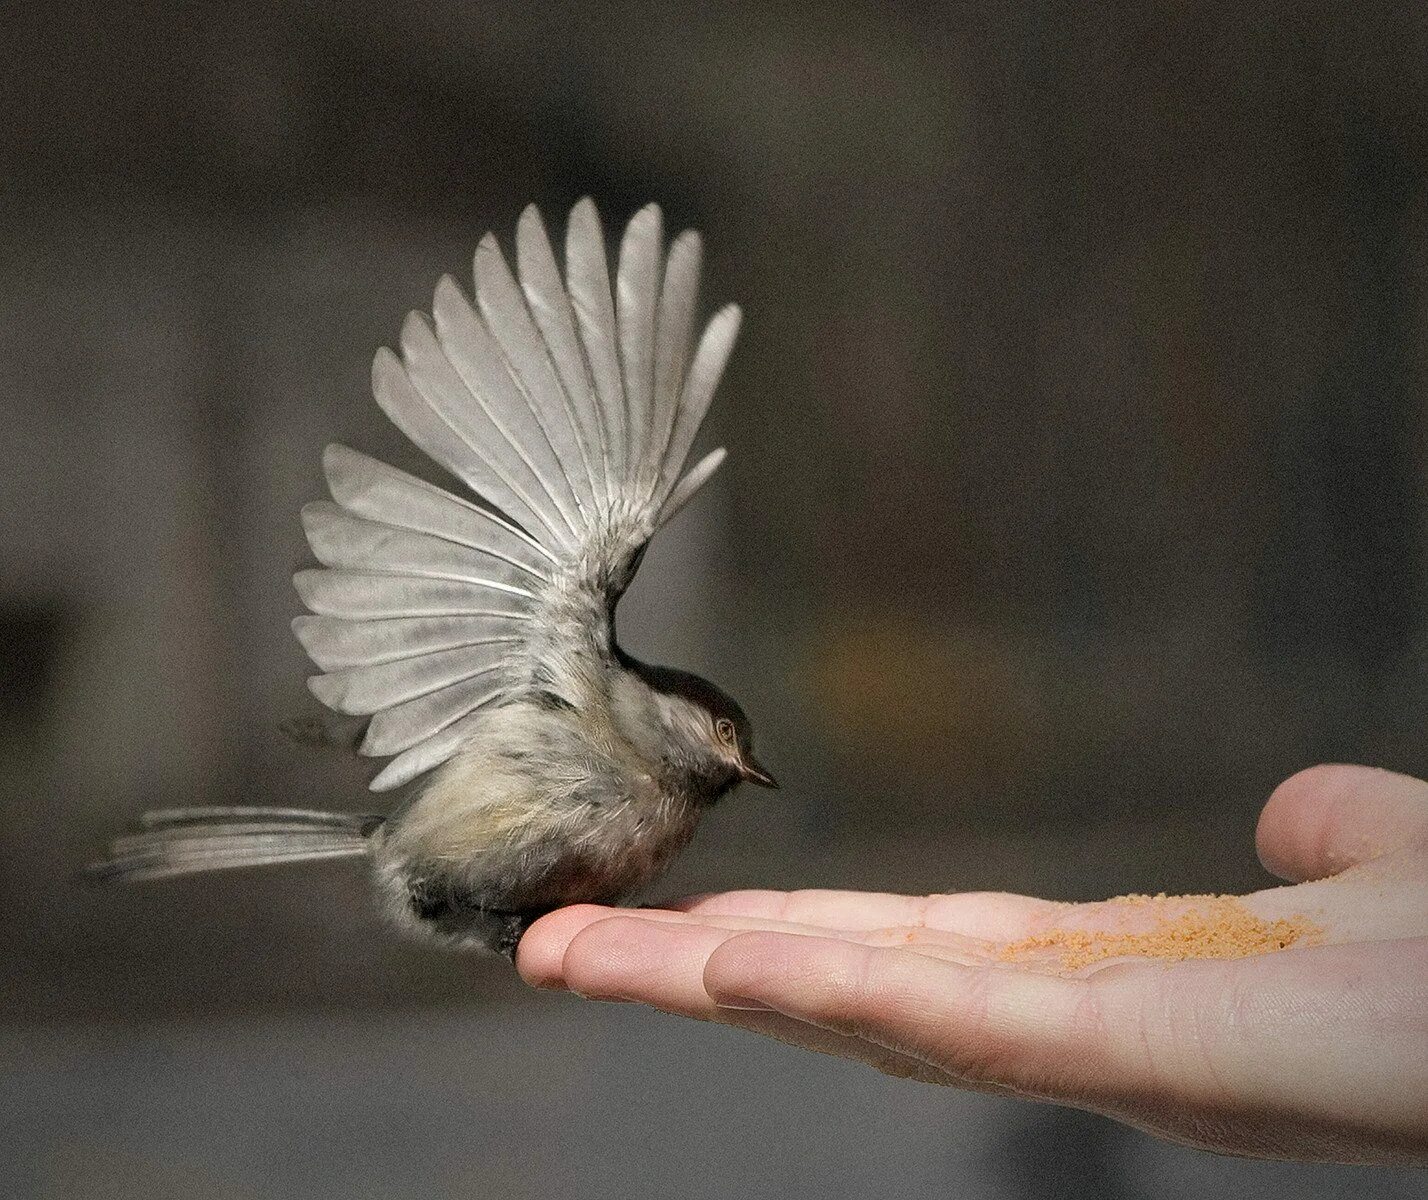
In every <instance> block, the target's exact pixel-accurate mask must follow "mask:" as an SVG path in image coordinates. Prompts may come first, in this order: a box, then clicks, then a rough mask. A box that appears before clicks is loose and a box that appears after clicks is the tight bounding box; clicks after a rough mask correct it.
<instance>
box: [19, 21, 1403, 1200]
mask: <svg viewBox="0 0 1428 1200" xmlns="http://www.w3.org/2000/svg"><path fill="white" fill-rule="evenodd" d="M64 11H65V14H66V15H65V16H63V17H59V16H57V15H56V14H55V12H53V11H52V10H51V6H48V5H41V4H31V5H28V6H23V7H21V6H15V7H12V8H11V9H9V10H7V12H6V14H5V17H4V20H3V28H0V115H3V120H0V179H3V181H4V182H3V185H0V432H3V441H0V512H3V521H0V562H3V564H4V569H3V572H0V645H3V651H0V680H3V686H0V751H3V761H4V770H3V772H0V808H2V809H3V811H0V819H3V830H4V833H3V843H0V896H2V897H3V906H4V913H5V920H4V921H3V923H0V962H3V963H4V967H3V979H4V986H3V998H0V1013H3V1016H4V1028H3V1031H0V1043H3V1046H0V1062H3V1063H4V1069H3V1071H0V1113H3V1116H0V1190H3V1191H4V1193H5V1194H6V1195H13V1196H25V1197H86V1198H87V1197H121V1196H123V1197H129V1196H133V1197H146V1198H154V1197H168V1196H173V1197H186V1198H188V1197H210V1196H211V1197H225V1198H227V1197H275V1196H303V1197H326V1196H332V1197H343V1198H344V1200H349V1198H355V1197H405V1196H413V1195H422V1196H426V1197H432V1198H433V1200H435V1198H436V1197H443V1196H467V1195H472V1196H501V1197H507V1198H515V1197H548V1196H556V1195H570V1196H579V1197H611V1198H614V1197H626V1196H629V1197H640V1196H654V1195H663V1196H668V1195H673V1196H688V1197H710V1198H713V1197H732V1196H740V1197H760V1196H770V1197H772V1196H780V1197H824V1196H830V1195H832V1196H843V1197H875V1196H876V1197H889V1196H899V1197H900V1196H908V1197H914V1196H927V1197H932V1196H947V1195H955V1196H958V1197H964V1198H980V1197H1020V1196H1044V1195H1061V1196H1096V1197H1110V1198H1112V1200H1114V1198H1115V1197H1122V1196H1126V1197H1129V1196H1142V1195H1154V1196H1157V1197H1177V1196H1185V1197H1191V1196H1200V1195H1205V1194H1207V1193H1211V1192H1213V1193H1214V1194H1217V1195H1219V1196H1222V1197H1240V1196H1244V1197H1249V1196H1253V1195H1259V1194H1261V1193H1262V1192H1264V1191H1265V1190H1266V1189H1269V1190H1270V1191H1274V1192H1286V1193H1287V1192H1289V1191H1291V1189H1292V1191H1293V1193H1294V1194H1296V1195H1300V1196H1305V1197H1329V1196H1341V1195H1342V1196H1348V1195H1353V1196H1356V1197H1360V1196H1361V1197H1376V1196H1381V1197H1389V1196H1401V1195H1408V1194H1410V1193H1411V1192H1412V1190H1413V1188H1414V1186H1415V1184H1414V1183H1413V1182H1412V1181H1411V1180H1410V1178H1409V1177H1408V1176H1407V1175H1403V1174H1397V1173H1393V1172H1364V1171H1346V1170H1337V1169H1332V1168H1309V1167H1292V1166H1276V1165H1267V1164H1251V1163H1240V1162H1233V1161H1229V1160H1221V1159H1216V1158H1212V1157H1210V1156H1206V1155H1201V1154H1198V1153H1195V1152H1191V1151H1187V1150H1179V1149H1175V1148H1171V1147H1167V1146H1163V1145H1160V1144H1158V1143H1155V1142H1152V1141H1150V1140H1149V1139H1147V1138H1145V1137H1143V1136H1141V1135H1139V1134H1136V1133H1132V1132H1130V1131H1127V1130H1124V1129H1122V1128H1120V1127H1118V1126H1115V1125H1112V1124H1111V1123H1109V1122H1106V1121H1102V1120H1099V1119H1097V1118H1094V1117H1090V1116H1085V1115H1081V1114H1076V1113H1068V1112H1063V1111H1058V1110H1054V1109H1049V1108H1040V1107H1031V1106H1024V1105H1018V1104H1015V1103H1012V1102H1008V1101H1003V1100H997V1099H991V1098H987V1097H980V1096H962V1095H957V1094H952V1093H947V1092H942V1091H938V1090H934V1089H930V1088H921V1087H917V1086H914V1085H910V1084H907V1083H902V1082H894V1081H891V1080H886V1079H883V1078H881V1077H877V1076H874V1075H872V1074H871V1073H869V1072H867V1071H865V1070H863V1069H861V1068H857V1067H853V1066H850V1065H848V1064H843V1063H838V1062H832V1061H824V1060H821V1059H816V1058H813V1057H811V1056H805V1055H800V1054H798V1053H795V1052H794V1051H791V1050H786V1049H784V1048H781V1047H778V1046H775V1045H771V1044H767V1043H763V1042H756V1041H754V1040H753V1039H749V1038H745V1037H741V1036H738V1035H736V1034H734V1033H732V1032H730V1031H727V1030H721V1029H716V1028H710V1027H703V1026H695V1025H692V1024H684V1023H679V1022H676V1021H674V1020H672V1019H669V1018H661V1017H659V1016H658V1015H655V1014H651V1013H649V1012H643V1011H639V1012H636V1011H624V1010H620V1009H611V1008H607V1007H603V1006H590V1005H584V1004H581V1003H579V1002H576V1001H573V1000H570V999H568V998H563V997H552V996H546V995H535V994H531V993H528V992H527V991H525V990H524V989H522V988H521V987H520V986H519V985H518V984H517V983H516V982H515V981H514V980H513V978H512V974H511V972H510V970H509V968H508V967H507V966H506V965H505V964H504V963H502V962H499V961H486V960H478V959H466V958H459V957H454V956H449V955H445V954H441V953H438V952H435V951H432V950H428V949H426V948H423V947H419V946H411V945H406V944H404V943H402V942H400V941H398V940H395V939H394V938H392V937H390V936H388V935H387V933H386V932H385V931H384V930H383V929H382V928H381V926H380V925H379V923H378V921H377V920H376V919H375V917H374V915H373V913H372V911H371V910H370V908H369V905H368V900H367V893H366V890H365V886H364V880H363V879H362V877H361V872H360V869H359V868H357V867H355V866H353V865H352V864H334V865H327V866H318V867H315V868H310V869H306V870H294V871H282V870H270V871H265V872H259V873H255V874H246V875H244V874H230V875H225V876H220V877H216V878H204V879H199V880H188V881H179V882H174V883H169V884H165V885H155V886H151V887H147V888H144V889H138V890H133V891H126V892H122V893H104V894H94V893H91V892H86V891H82V890H77V889H76V888H75V887H74V886H72V885H71V883H70V879H69V876H70V873H71V871H72V870H73V869H74V868H76V867H77V866H79V865H80V864H81V863H83V862H84V861H85V860H86V859H87V858H88V857H89V856H91V855H93V854H95V853H96V852H97V851H98V850H99V848H100V847H101V845H102V843H103V842H104V840H105V839H106V837H107V836H108V835H109V834H110V833H111V832H113V831H114V829H115V828H116V827H117V826H118V825H119V824H120V823H122V822H123V821H124V820H126V819H127V818H128V817H130V816H132V815H133V814H134V813H136V812H137V811H138V810H139V809H140V808H142V807H145V806H151V805H168V804H202V803H233V802H243V801H255V802H264V803H273V802H276V803H301V804H307V803H314V804H321V805H331V806H343V807H350V808H354V809H362V808H365V807H367V806H368V805H369V803H370V798H369V797H368V796H367V795H366V794H365V793H364V783H365V779H366V778H367V775H368V773H369V772H368V769H367V768H366V767H364V766H363V765H362V764H359V763H357V762H355V761H349V760H348V759H346V758H345V757H343V756H342V755H340V754H332V753H322V752H317V751H312V750H305V749H301V748H298V747H296V746H293V745H291V744H289V743H288V742H286V741H285V740H284V739H283V738H282V737H281V735H280V734H279V733H278V731H277V726H278V724H279V722H280V721H282V720H283V719H284V718H287V717H291V716H294V715H304V714H308V713H311V712H313V711H315V702H313V701H311V700H310V699H309V698H308V697H307V694H306V692H305V689H304V686H303V680H304V677H305V675H306V674H307V670H308V668H307V663H306V662H305V660H304V658H303V656H302V653H301V651H300V650H299V648H298V647H297V645H296V644H295V642H294V641H293V640H292V638H291V636H290V634H289V631H288V619H289V618H290V617H291V616H293V615H294V614H295V613H296V612H297V611H298V603H297V599H296V597H295V596H294V594H293V593H292V591H291V588H290V584H289V582H288V578H289V575H290V574H291V572H292V571H293V570H294V569H295V568H297V567H299V566H302V565H304V564H305V563H306V562H307V554H306V549H305V546H304V543H303V539H302V535H301V532H300V528H299V525H298V521H297V510H298V508H299V506H300V505H301V504H302V503H303V502H304V501H306V500H310V499H314V498H316V497H318V496H319V495H320V494H321V490H322V486H321V480H320V474H319V455H320V453H321V450H322V447H323V445H324V444H325V443H326V442H328V441H332V440H340V441H343V442H346V443H349V444H351V445H355V446H358V447H360V448H362V449H364V450H367V451H369V452H372V453H375V454H377V455H379V456H381V457H384V458H388V459H391V460H394V461H398V462H400V463H402V464H403V465H405V466H407V467H409V468H412V467H417V468H418V469H420V467H419V463H418V459H417V456H416V455H415V454H414V452H412V451H411V450H410V449H409V448H408V447H406V446H405V445H404V444H403V443H402V441H401V439H400V437H399V435H398V434H397V433H396V432H395V430H393V429H391V428H390V427H388V426H387V425H386V424H385V423H384V421H383V419H382V418H381V415H380V414H379V412H378V410H377V409H376V407H375V405H374V404H373V403H372V402H371V399H370V396H369V393H368V385H367V375H368V367H369V362H370V358H371V354H372V352H373V349H374V348H375V347H376V346H378V345H379V344H382V343H384V342H390V341H392V340H393V339H394V338H395V336H396V333H397V330H398V328H399V323H400V321H401V318H402V316H403V315H404V314H405V313H406V311H407V310H408V309H411V308H416V307H422V306H426V305H428V304H429V301H430V289H431V288H432V286H433V284H434V283H435V281H436V279H437V277H438V276H439V275H440V274H441V273H442V272H445V271H454V272H457V273H459V274H463V275H464V274H467V273H468V272H469V269H470V259H469V255H470V252H471V251H472V249H473V248H474V246H475V244H476V241H477V239H478V238H479V237H480V235H481V234H482V233H483V232H484V231H485V230H487V229H488V228H492V229H494V230H496V232H497V233H498V234H500V235H501V236H502V237H503V238H506V239H509V237H510V235H511V233H512V231H513V229H514V224H515V218H516V215H517V214H518V212H519V210H520V208H521V207H522V206H523V205H524V204H525V203H526V202H527V201H530V200H535V201H537V202H539V203H540V204H541V205H542V206H543V207H544V209H545V211H546V212H547V214H548V215H550V216H551V217H552V218H554V220H555V223H556V224H557V225H559V224H560V223H562V222H563V213H564V211H565V209H566V208H567V207H568V206H569V205H570V204H571V203H572V202H573V201H574V200H575V199H576V198H578V197H579V196H580V195H582V194H585V193H587V192H588V193H591V194H593V195H594V196H595V198H596V199H597V201H598V202H599V203H600V204H601V206H602V209H603V210H604V212H605V215H606V219H607V224H608V225H609V226H612V227H613V226H614V225H615V224H616V223H619V222H623V220H624V219H625V218H626V217H627V216H628V215H629V214H630V213H631V212H632V211H633V210H634V209H635V208H637V207H638V206H639V205H640V204H642V203H644V202H645V201H646V200H648V199H651V198H653V199H657V200H659V201H660V202H661V203H662V204H663V205H664V207H665V211H666V214H667V218H668V222H669V224H670V226H672V227H674V228H678V227H682V226H684V225H686V224H688V225H693V226H696V227H698V228H700V229H702V230H703V231H704V233H705V235H706V239H707V246H708V248H709V255H708V272H707V287H706V295H707V297H708V299H709V301H710V303H711V305H712V304H713V303H714V302H722V301H724V300H727V299H737V300H739V301H740V302H742V304H743V305H744V307H745V312H746V324H745V332H744V334H743V337H742V341H741V345H740V346H739V348H738V350H737V351H736V354H735V358H734V362H733V364H732V368H731V370H730V372H729V373H728V375H727V377H726V381H725V384H724V387H723V389H722V392H721V396H720V399H719V401H718V403H717V405H716V408H715V412H714V414H713V416H712V418H711V423H710V424H711V428H710V431H709V434H708V435H707V436H708V439H709V440H710V441H711V443H712V442H713V440H714V439H718V440H719V441H721V442H723V443H724V444H726V445H727V446H728V447H729V449H730V452H731V453H730V460H729V464H728V466H727V467H726V468H725V470H724V472H723V473H722V475H721V478H720V479H719V482H718V483H717V485H715V486H713V487H711V488H710V490H709V493H708V494H707V495H705V496H703V497H702V498H701V499H700V501H699V502H698V503H697V504H696V505H695V506H694V507H693V508H692V509H691V510H689V511H688V512H687V513H686V514H685V515H684V516H682V517H681V518H680V520H679V522H678V523H677V524H676V525H675V526H674V527H673V528H672V529H671V530H669V531H668V532H667V533H666V534H665V535H664V536H662V538H661V539H660V540H659V541H658V542H657V543H656V545H655V547H654V549H653V550H652V552H651V553H650V555H649V559H648V563H647V566H646V568H645V571H644V573H643V574H642V576H641V579H640V581H639V583H638V585H637V587H636V589H635V591H634V592H633V593H632V595H631V597H630V598H629V600H628V601H627V603H626V606H625V608H624V609H622V632H623V633H624V634H625V639H626V641H627V644H628V646H629V648H630V649H631V650H632V651H634V652H635V653H637V654H639V655H640V656H641V657H644V658H648V659H653V660H655V661H669V662H673V663H677V664H680V665H682V666H686V667H689V668H692V669H695V670H698V671H701V672H703V673H706V674H708V675H710V676H711V677H713V678H714V679H716V680H717V681H719V682H720V683H722V684H723V685H724V686H726V687H727V688H728V689H729V690H730V691H732V692H734V693H735V694H736V695H738V696H739V697H740V698H741V699H742V700H743V702H744V704H745V707H746V708H747V709H748V710H749V712H750V713H751V714H752V715H753V716H754V718H755V720H756V723H757V727H758V729H759V734H760V749H761V753H762V755H763V756H764V757H766V758H767V760H768V761H769V763H770V764H771V766H772V767H773V768H774V769H775V770H776V771H777V772H778V774H779V775H780V776H781V777H783V778H784V780H785V781H786V783H785V791H784V792H782V793H781V794H780V795H778V796H777V797H774V798H770V797H768V796H767V795H764V794H755V795H741V796H739V797H737V798H736V799H734V800H733V801H732V802H730V803H728V804H725V805H723V806H721V807H720V808H719V809H718V810H717V811H716V812H715V814H714V816H713V817H712V819H711V820H710V821H709V822H708V823H707V824H706V826H705V828H704V830H703V831H702V832H701V835H700V837H699V839H698V841H697V843H696V846H695V848H694V849H693V851H692V852H691V853H690V854H689V855H688V856H687V857H686V858H685V859H684V861H683V862H682V863H681V864H680V866H679V868H678V870H677V873H676V877H675V878H674V879H672V880H671V881H670V882H669V884H668V887H667V889H666V891H667V892H678V891H681V890H687V889H707V888H717V887H724V886H731V885H772V886H797V885H838V886H852V887H872V888H882V889H891V890H897V891H907V892H923V891H928V890H951V889H969V888H1005V889H1013V890H1018V891H1029V892H1036V893H1041V894H1047V895H1051V896H1056V897H1061V898H1093V897H1098V896H1103V895H1107V894H1111V893H1116V892H1125V891H1148V892H1156V891H1160V890H1162V889H1163V890H1171V891H1174V890H1193V891H1210V890H1236V889H1248V888H1254V887H1256V886H1261V885H1262V884H1263V883H1264V882H1265V876H1264V874H1263V872H1262V871H1261V869H1260V868H1259V867H1258V865H1257V863H1256V861H1255V858H1254V852H1253V842H1252V833H1253V828H1254V823H1255V818H1256V815H1257V813H1258V809H1259V806H1260V804H1261V803H1262V802H1263V800H1264V798H1265V797H1266V796H1267V795H1268V793H1269V792H1270V790H1271V789H1272V788H1273V786H1274V784H1275V783H1277V782H1278V781H1279V780H1280V779H1282V778H1283V777H1285V776H1286V775H1288V774H1290V773H1292V772H1293V771H1295V770H1296V769H1298V768H1300V767H1303V766H1307V765H1309V764H1311V763H1314V762H1316V761H1320V760H1325V759H1350V760H1358V761H1366V762H1370V763H1376V764H1381V765H1384V766H1389V767H1393V768H1396V769H1399V770H1403V771H1409V772H1415V773H1420V774H1421V773H1424V772H1428V673H1425V669H1424V668H1425V659H1428V604H1425V599H1428V587H1426V586H1425V585H1428V577H1426V576H1428V562H1425V554H1424V547H1425V530H1424V524H1425V513H1426V511H1428V510H1425V478H1424V469H1425V464H1426V463H1428V455H1425V447H1424V435H1425V421H1424V413H1425V403H1426V402H1428V378H1425V375H1426V374H1428V323H1425V317H1424V291H1425V284H1428V241H1425V230H1428V189H1425V171H1428V90H1425V89H1424V88H1423V86H1422V83H1423V80H1424V78H1425V65H1426V64H1428V23H1425V22H1424V20H1423V15H1422V11H1421V7H1420V6H1419V5H1418V4H1416V3H1412V2H1410V0H1402V2H1393V0H1388V2H1385V3H1379V4H1370V5H1353V6H1340V5H1288V4H1249V5H1246V4H1244V3H1241V2H1236V3H1206V4H1196V5H1159V4H1143V5H1135V4H1125V5H1076V4H1064V3H1052V2H1048V0H1033V2H1031V3H1027V2H1025V0H1014V2H1013V0H993V2H991V3H977V4H959V5H948V6H940V7H938V8H937V9H935V10H931V11H927V12H924V13H922V14H921V15H914V13H913V10H911V9H901V8H897V7H896V6H890V5H867V6H864V7H858V6H854V5H849V4H837V5H827V6H822V7H820V6H811V5H806V4H797V5H795V4H748V5H741V6H719V5H709V4H684V3H660V4H652V3H651V4H615V5H584V6H571V9H570V10H567V11H565V12H563V13H562V12H556V11H551V10H547V9H544V8H543V7H541V6H533V5H528V4H522V3H467V2H464V0H448V2H446V3H422V4H415V5H403V6H395V7H393V6H378V5H367V6H362V5H352V4H336V3H311V4H303V5H289V6H283V5H271V6H270V5H265V4H260V3H257V2H256V0H230V2H229V3H226V4H224V5H222V6H214V7H212V8H205V7H203V6H199V5H193V4H187V3H176V2H173V0H154V2H151V3H146V4H135V5H120V6H114V5H108V4H104V5H101V4H97V3H87V2H82V3H77V4H71V5H67V6H65V9H64ZM1418 1182H1419V1183H1420V1184H1421V1181H1418ZM1419 1194H1421V1193H1419Z"/></svg>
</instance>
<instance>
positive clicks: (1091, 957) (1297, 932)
mask: <svg viewBox="0 0 1428 1200" xmlns="http://www.w3.org/2000/svg"><path fill="white" fill-rule="evenodd" d="M1111 904H1113V905H1115V904H1119V905H1123V906H1126V907H1129V908H1134V909H1137V910H1144V909H1147V908H1150V909H1161V908H1166V907H1169V906H1171V905H1174V906H1175V909H1176V911H1175V913H1174V915H1166V914H1160V913H1152V919H1153V920H1154V924H1153V925H1152V927H1151V928H1149V929H1145V930H1141V931H1139V932H1123V931H1119V930H1099V929H1097V930H1091V929H1056V928H1052V929H1048V930H1045V931H1044V932H1042V933H1036V934H1032V935H1031V936H1030V937H1026V938H1022V939H1021V940H1020V941H1018V942H1012V943H1010V944H1009V945H1006V946H1003V947H1002V949H1001V951H1000V952H999V953H998V955H997V957H998V959H999V960H1000V961H1001V962H1021V961H1025V960H1027V959H1031V958H1044V957H1047V956H1048V955H1052V954H1059V955H1060V958H1061V966H1062V968H1063V969H1064V970H1067V971H1074V970H1077V969H1079V968H1081V967H1085V966H1089V965H1090V964H1091V963H1095V962H1100V961H1101V960H1102V959H1107V958H1123V957H1134V958H1159V959H1165V960H1166V961H1169V962H1182V961H1184V960H1185V959H1190V958H1246V957H1248V956H1250V955H1252V954H1270V953H1273V952H1274V951H1276V950H1287V949H1288V948H1289V947H1290V946H1293V945H1295V944H1296V943H1304V944H1307V945H1313V944H1314V943H1315V942H1316V941H1317V940H1318V939H1319V938H1320V937H1321V936H1322V935H1323V932H1324V931H1323V929H1321V928H1320V927H1319V926H1317V925H1315V924H1314V923H1313V922H1312V921H1310V920H1309V919H1308V918H1307V917H1305V916H1302V915H1300V914H1297V913H1296V914H1295V915H1293V916H1290V917H1279V918H1276V919H1275V920H1273V921H1266V920H1264V919H1263V918H1262V917H1257V916H1255V915H1254V913H1252V912H1250V910H1249V909H1247V908H1246V907H1245V906H1244V904H1242V903H1241V902H1240V900H1239V899H1238V898H1237V897H1235V896H1166V895H1165V894H1164V893H1161V894H1160V895H1158V896H1121V897H1118V898H1117V899H1116V900H1115V901H1112V902H1111ZM1186 904H1189V905H1192V907H1190V908H1188V909H1186V908H1184V907H1183V906H1184V905H1186ZM1140 915H1141V916H1142V917H1143V916H1144V913H1143V911H1142V912H1141V913H1140Z"/></svg>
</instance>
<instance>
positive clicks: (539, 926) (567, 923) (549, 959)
mask: <svg viewBox="0 0 1428 1200" xmlns="http://www.w3.org/2000/svg"><path fill="white" fill-rule="evenodd" d="M615 911H616V910H615V909H612V908H608V907H606V906H605V905H603V904H571V905H569V906H567V907H565V908H557V909H556V910H555V911H554V912H549V913H546V915H545V916H543V917H541V918H540V919H539V920H537V921H536V922H534V923H533V924H532V925H531V926H530V928H529V929H527V930H526V931H525V933H524V934H522V935H521V940H520V942H519V943H518V944H517V945H516V971H517V972H518V973H519V974H520V976H521V978H522V979H524V980H525V981H526V982H527V983H528V984H530V985H531V987H538V988H559V987H564V986H565V978H564V976H563V975H562V973H561V964H562V962H563V961H564V959H565V951H566V948H567V947H568V946H569V945H570V943H571V941H572V940H573V939H574V938H575V936H576V934H578V933H579V932H580V931H581V930H582V929H584V928H586V926H588V925H592V924H594V923H595V922H596V921H604V920H606V919H608V918H609V917H610V916H611V915H612V914H613V913H614V912H615Z"/></svg>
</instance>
